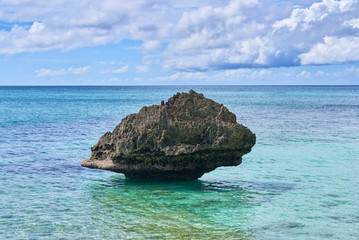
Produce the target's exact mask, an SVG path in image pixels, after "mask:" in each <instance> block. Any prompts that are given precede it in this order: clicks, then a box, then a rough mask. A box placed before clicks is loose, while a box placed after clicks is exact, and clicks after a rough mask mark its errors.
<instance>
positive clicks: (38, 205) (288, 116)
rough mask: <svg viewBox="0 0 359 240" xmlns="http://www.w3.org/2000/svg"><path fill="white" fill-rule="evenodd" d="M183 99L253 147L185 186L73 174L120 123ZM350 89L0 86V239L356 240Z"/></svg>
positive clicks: (354, 96) (355, 136)
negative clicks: (245, 136)
mask: <svg viewBox="0 0 359 240" xmlns="http://www.w3.org/2000/svg"><path fill="white" fill-rule="evenodd" d="M190 89H194V90H195V91H196V92H199V93H203V94H204V96H205V97H207V98H210V99H213V100H214V101H216V102H218V103H222V104H223V105H224V106H226V107H227V108H228V109H229V110H230V111H231V112H233V113H234V114H235V115H236V117H237V122H238V123H241V124H243V125H245V126H246V127H248V128H249V129H250V130H251V131H252V132H253V133H255V134H256V137H257V143H256V145H255V146H254V147H253V149H252V151H251V152H250V153H248V154H247V155H244V157H243V162H242V164H241V165H239V166H236V167H220V168H217V169H216V170H215V171H213V172H210V173H206V174H205V175H204V176H203V177H201V178H200V179H199V180H195V181H145V180H132V179H127V178H125V177H124V175H123V174H118V173H113V172H109V171H101V170H95V169H87V168H83V167H81V161H82V160H84V159H86V158H88V157H89V156H90V154H91V149H90V148H91V146H93V145H95V144H96V143H97V141H98V139H99V138H100V137H101V136H102V135H103V134H104V133H105V132H106V131H113V129H114V128H115V127H116V126H117V125H118V124H119V123H120V122H121V120H122V119H123V118H124V117H126V116H127V115H129V114H132V113H137V112H138V111H139V110H140V109H141V108H142V107H143V106H150V105H153V104H160V103H161V100H165V101H166V100H167V99H168V98H170V97H172V96H173V95H174V94H176V93H177V92H188V91H189V90H190ZM358 96H359V86H358V85H177V86H175V85H156V86H149V85H147V86H143V85H142V86H140V85H132V86H0V136H1V138H0V206H1V211H0V239H125V238H130V239H131V238H133V239H139V238H140V239H141V238H149V239H163V238H168V239H273V240H274V239H346V240H347V239H358V236H359V235H358V234H359V211H358V205H359V192H358V188H359V175H358V174H357V173H358V170H359V165H358V161H359V148H358V146H359V97H358Z"/></svg>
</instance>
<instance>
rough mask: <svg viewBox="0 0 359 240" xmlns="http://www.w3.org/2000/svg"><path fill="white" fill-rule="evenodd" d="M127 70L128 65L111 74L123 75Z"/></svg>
mask: <svg viewBox="0 0 359 240" xmlns="http://www.w3.org/2000/svg"><path fill="white" fill-rule="evenodd" d="M127 69H128V65H125V66H123V67H121V68H118V69H115V70H113V71H112V72H113V73H125V72H127Z"/></svg>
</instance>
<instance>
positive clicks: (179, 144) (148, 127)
mask: <svg viewBox="0 0 359 240" xmlns="http://www.w3.org/2000/svg"><path fill="white" fill-rule="evenodd" d="M255 141H256V137H255V135H254V134H253V133H252V132H251V131H250V130H249V129H248V128H246V127H244V126H243V125H241V124H238V123H237V122H236V116H235V115H234V114H233V113H231V112H230V111H229V110H228V109H227V108H226V107H224V106H223V105H222V104H219V103H216V102H214V101H213V100H211V99H208V98H205V97H204V96H203V94H198V93H196V92H195V91H193V90H191V91H190V92H189V93H182V94H180V93H177V94H176V95H174V96H173V97H171V98H170V99H168V102H166V103H164V102H163V101H162V103H161V105H153V106H150V107H143V108H142V109H141V110H140V111H139V113H137V114H131V115H128V116H127V117H125V118H124V119H123V120H122V122H121V123H120V124H119V125H118V126H117V127H116V128H115V129H114V131H113V132H112V133H111V132H107V133H105V134H104V135H103V136H102V137H101V138H100V140H99V141H98V143H97V144H96V145H95V146H93V147H92V148H91V150H92V154H91V157H90V158H88V159H86V160H84V161H83V162H82V164H81V165H82V166H84V167H89V168H98V169H103V170H110V171H115V172H119V173H124V174H125V176H126V177H129V178H149V179H182V180H189V179H197V178H200V177H201V176H202V175H203V174H204V173H206V172H210V171H212V170H214V169H216V168H217V167H220V166H237V165H239V164H241V162H242V156H243V155H244V154H246V153H249V152H250V151H251V148H252V147H253V146H254V144H255Z"/></svg>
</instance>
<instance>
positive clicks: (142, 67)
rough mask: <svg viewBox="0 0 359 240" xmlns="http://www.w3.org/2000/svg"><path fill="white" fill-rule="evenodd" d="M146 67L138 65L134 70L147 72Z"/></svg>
mask: <svg viewBox="0 0 359 240" xmlns="http://www.w3.org/2000/svg"><path fill="white" fill-rule="evenodd" d="M148 68H149V66H148V65H138V66H136V72H147V71H148Z"/></svg>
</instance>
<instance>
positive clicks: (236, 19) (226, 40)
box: [0, 0, 359, 72]
mask: <svg viewBox="0 0 359 240" xmlns="http://www.w3.org/2000/svg"><path fill="white" fill-rule="evenodd" d="M306 2H313V1H306ZM0 9H1V14H0V21H2V22H5V23H8V24H12V23H22V22H25V23H26V22H29V23H30V24H19V25H16V24H14V25H13V27H12V28H11V29H10V30H1V31H0V54H6V55H11V54H16V53H22V52H37V51H47V50H51V49H63V50H70V49H73V48H77V47H83V46H97V45H103V44H107V43H117V42H119V41H121V40H122V39H130V40H140V41H142V43H143V44H142V46H139V47H142V50H144V52H143V53H144V54H145V55H146V54H147V52H150V51H154V50H161V51H163V52H162V55H161V56H160V60H161V64H162V65H163V66H164V67H165V68H169V69H176V70H181V71H207V70H221V69H238V68H248V67H249V68H252V67H254V68H255V67H280V66H298V65H303V64H334V63H346V62H351V61H358V58H357V57H355V56H354V53H355V54H357V52H358V49H359V46H358V44H356V43H355V41H357V38H358V37H359V20H358V19H359V18H358V17H359V16H358V12H359V1H358V0H341V1H338V0H322V1H319V0H318V1H316V2H314V3H312V4H308V5H306V6H294V5H293V4H292V3H290V2H284V1H283V2H281V4H278V2H277V1H260V0H245V1H244V0H231V1H230V0H223V1H212V0H209V1H190V0H182V1H179V0H175V1H165V0H139V1H133V2H131V3H130V4H129V3H128V1H125V0H104V1H90V0H83V1H70V0H53V1H45V0H34V1H29V0H13V1H10V0H2V1H0ZM341 44H351V45H350V46H342V45H341ZM163 49H164V50H163ZM313 57H314V58H316V59H311V58H313ZM117 71H119V72H122V71H123V72H125V71H127V68H126V69H117Z"/></svg>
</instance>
